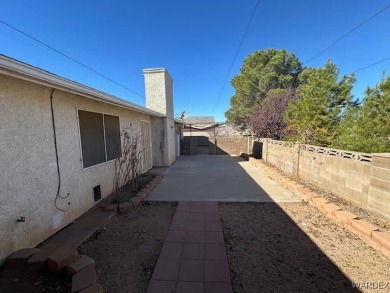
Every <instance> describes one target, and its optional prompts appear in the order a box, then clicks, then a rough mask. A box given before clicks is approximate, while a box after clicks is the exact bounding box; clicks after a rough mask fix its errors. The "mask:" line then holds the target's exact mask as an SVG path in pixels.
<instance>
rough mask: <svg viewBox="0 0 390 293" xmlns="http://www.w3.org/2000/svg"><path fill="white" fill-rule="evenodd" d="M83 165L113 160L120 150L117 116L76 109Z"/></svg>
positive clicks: (85, 166) (88, 165) (87, 165)
mask: <svg viewBox="0 0 390 293" xmlns="http://www.w3.org/2000/svg"><path fill="white" fill-rule="evenodd" d="M78 115H79V125H80V139H81V150H82V156H83V167H84V168H87V167H90V166H94V165H97V164H101V163H104V162H106V161H111V160H114V159H115V158H116V156H117V154H118V153H120V152H121V143H120V141H121V140H120V130H119V117H118V116H112V115H106V114H101V113H94V112H88V111H81V110H79V111H78Z"/></svg>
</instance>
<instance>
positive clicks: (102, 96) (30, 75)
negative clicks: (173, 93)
mask: <svg viewBox="0 0 390 293" xmlns="http://www.w3.org/2000/svg"><path fill="white" fill-rule="evenodd" d="M0 73H2V74H5V75H9V76H13V77H16V78H20V79H23V80H27V81H31V82H34V83H38V84H41V85H44V86H49V87H52V88H56V89H59V90H63V91H66V92H70V93H73V94H76V95H80V96H83V97H86V98H88V99H93V100H97V101H101V102H104V103H108V104H112V105H115V106H119V107H123V108H127V109H130V110H133V111H136V112H141V113H144V114H148V115H151V116H155V117H165V115H163V114H161V113H158V112H155V111H153V110H150V109H147V108H145V107H142V106H139V105H136V104H134V103H131V102H128V101H125V100H123V99H120V98H118V97H115V96H113V95H110V94H107V93H105V92H102V91H99V90H96V89H94V88H91V87H88V86H85V85H82V84H80V83H77V82H75V81H72V80H69V79H66V78H63V77H60V76H58V75H55V74H53V73H51V72H49V71H45V70H43V69H40V68H37V67H34V66H32V65H29V64H26V63H23V62H21V61H18V60H15V59H13V58H10V57H7V56H5V55H2V54H0Z"/></svg>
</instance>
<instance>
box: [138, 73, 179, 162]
mask: <svg viewBox="0 0 390 293" xmlns="http://www.w3.org/2000/svg"><path fill="white" fill-rule="evenodd" d="M144 76H145V95H146V107H147V108H149V109H151V110H154V111H156V112H159V113H161V114H163V115H165V116H166V117H164V118H163V127H162V128H161V127H158V125H155V122H154V121H152V127H153V126H154V130H152V140H153V144H155V143H157V142H158V141H159V142H160V145H159V148H160V149H159V154H158V155H157V154H156V155H154V162H155V166H170V165H171V164H172V163H173V162H174V161H175V160H176V153H177V151H176V148H177V144H176V128H175V120H174V114H173V80H172V77H171V76H170V75H169V73H168V71H167V70H166V69H164V68H157V69H145V70H144Z"/></svg>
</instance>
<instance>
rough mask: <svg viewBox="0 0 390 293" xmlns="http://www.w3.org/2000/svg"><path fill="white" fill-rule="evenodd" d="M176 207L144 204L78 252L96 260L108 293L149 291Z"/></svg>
mask: <svg viewBox="0 0 390 293" xmlns="http://www.w3.org/2000/svg"><path fill="white" fill-rule="evenodd" d="M176 205H177V204H176V203H161V202H153V203H151V202H143V203H142V205H141V206H139V207H138V208H137V209H136V210H135V211H131V212H128V213H125V214H122V215H118V216H116V217H115V218H113V219H112V220H111V221H110V222H109V223H107V224H106V225H105V226H104V227H102V228H101V229H100V230H98V231H97V232H96V233H95V234H94V235H93V236H92V237H91V238H90V239H89V240H88V241H86V242H85V243H83V244H82V245H81V246H80V247H79V248H78V251H79V253H84V254H86V255H88V256H90V257H92V258H93V259H94V260H95V262H96V271H97V274H98V279H99V282H100V284H101V285H102V286H103V287H104V289H105V290H106V292H107V293H110V292H116V293H120V292H126V293H130V292H131V293H133V292H134V293H138V292H140V293H141V292H145V291H146V288H147V286H148V283H149V279H150V277H151V274H152V273H153V269H154V266H155V264H156V262H157V259H158V256H159V254H160V251H161V248H162V245H163V241H164V238H165V235H166V233H167V232H168V229H169V225H170V223H171V220H172V217H173V214H174V212H175V208H176Z"/></svg>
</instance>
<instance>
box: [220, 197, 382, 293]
mask: <svg viewBox="0 0 390 293" xmlns="http://www.w3.org/2000/svg"><path fill="white" fill-rule="evenodd" d="M219 207H220V212H221V218H222V225H223V231H224V237H225V243H226V250H227V255H228V260H229V265H230V272H231V276H232V282H233V289H234V292H236V293H240V292H360V290H361V291H367V292H370V290H367V289H365V288H362V287H360V288H359V289H357V288H356V287H355V288H354V287H353V285H352V282H356V283H360V284H361V285H362V284H364V283H367V282H371V283H372V284H373V286H375V284H380V282H384V283H386V282H388V281H389V280H390V260H388V259H387V258H385V257H384V256H383V255H382V254H381V253H380V252H378V251H376V250H375V249H373V248H371V247H370V246H368V245H367V244H365V243H364V242H363V241H362V240H360V239H359V238H358V237H356V236H355V235H354V234H352V233H350V232H349V231H347V230H345V229H344V228H342V227H339V226H338V225H336V224H335V223H333V222H332V221H331V220H329V219H327V218H325V217H324V216H323V215H322V214H320V213H319V212H318V211H317V210H316V209H315V208H313V207H312V206H310V205H308V204H305V203H281V204H276V203H221V204H220V205H219ZM363 286H364V285H363ZM388 291H390V284H388V285H387V288H386V289H385V290H382V292H388Z"/></svg>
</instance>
